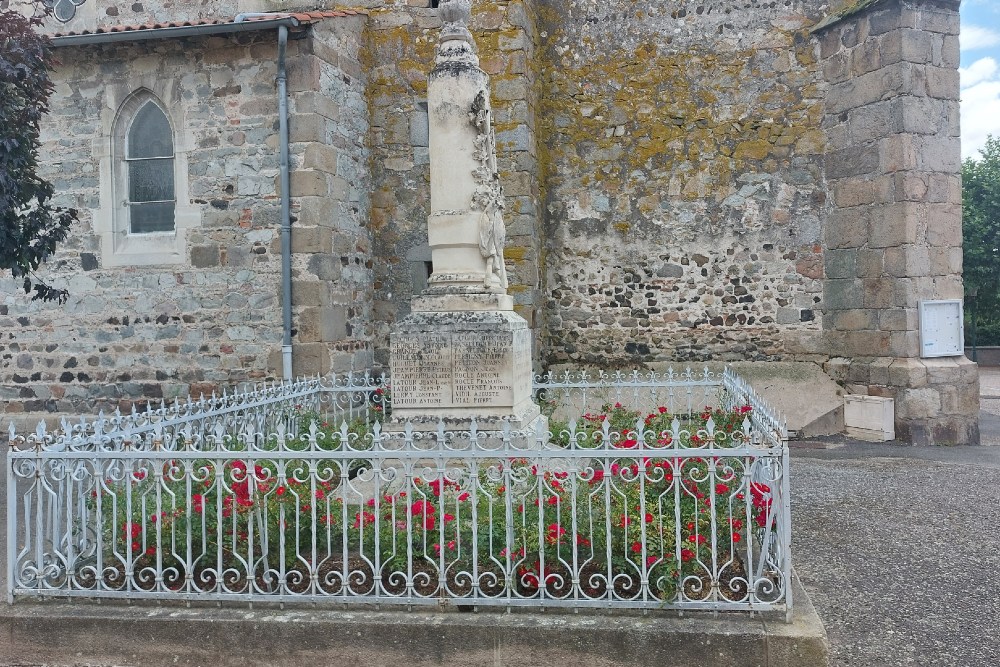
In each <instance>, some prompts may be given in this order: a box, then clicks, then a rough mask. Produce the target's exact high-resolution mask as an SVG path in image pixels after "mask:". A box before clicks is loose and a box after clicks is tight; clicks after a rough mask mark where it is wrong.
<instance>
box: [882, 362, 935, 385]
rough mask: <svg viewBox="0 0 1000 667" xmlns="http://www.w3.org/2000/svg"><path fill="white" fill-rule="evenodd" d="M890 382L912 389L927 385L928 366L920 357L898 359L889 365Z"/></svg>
mask: <svg viewBox="0 0 1000 667" xmlns="http://www.w3.org/2000/svg"><path fill="white" fill-rule="evenodd" d="M889 384H891V385H893V386H894V387H907V388H911V389H916V388H920V387H926V386H927V367H926V366H924V364H923V362H922V361H921V360H920V359H911V358H900V359H896V360H895V361H893V362H892V364H890V365H889Z"/></svg>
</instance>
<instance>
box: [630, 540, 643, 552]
mask: <svg viewBox="0 0 1000 667" xmlns="http://www.w3.org/2000/svg"><path fill="white" fill-rule="evenodd" d="M632 553H637V554H638V553H642V542H633V543H632Z"/></svg>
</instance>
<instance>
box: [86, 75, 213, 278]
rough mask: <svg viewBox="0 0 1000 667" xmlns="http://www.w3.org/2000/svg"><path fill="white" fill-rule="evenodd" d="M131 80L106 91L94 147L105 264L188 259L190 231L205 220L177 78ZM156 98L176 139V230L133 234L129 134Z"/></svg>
mask: <svg viewBox="0 0 1000 667" xmlns="http://www.w3.org/2000/svg"><path fill="white" fill-rule="evenodd" d="M145 78H146V79H147V80H141V81H128V82H125V83H122V84H117V85H111V86H109V87H108V88H107V90H106V100H105V101H106V104H105V108H104V109H103V112H104V113H102V120H101V126H102V127H101V130H102V132H101V137H100V139H99V145H98V146H97V147H96V148H97V150H96V151H95V152H97V153H98V156H99V159H100V165H101V178H100V183H101V185H100V188H101V192H100V195H101V196H100V209H99V210H98V211H97V212H96V215H95V216H94V231H95V233H96V234H97V236H98V237H99V239H100V245H101V260H102V262H101V263H102V265H103V266H149V265H165V264H186V263H188V256H187V233H188V230H190V229H191V228H192V227H197V226H199V225H200V224H201V210H200V208H199V207H197V206H192V205H191V201H190V196H189V194H188V153H189V152H190V151H191V150H192V148H193V147H192V146H191V144H190V137H189V133H185V132H184V131H183V128H184V127H185V116H186V114H185V105H183V103H182V101H181V96H180V94H179V90H178V87H177V85H176V82H172V81H169V80H163V79H162V78H159V79H158V78H155V77H145ZM147 102H153V103H154V104H156V105H157V106H158V107H159V109H160V110H161V111H162V112H163V113H164V115H165V116H166V117H167V122H168V123H169V124H170V128H171V133H172V135H173V137H172V138H173V143H174V200H175V204H174V229H173V231H170V232H151V233H140V234H132V233H130V231H129V210H128V206H127V205H126V203H125V202H126V199H127V186H128V180H127V163H126V160H125V155H126V144H127V133H128V129H129V127H130V126H131V123H132V120H133V119H134V117H135V115H136V113H137V112H138V111H139V110H140V109H141V108H142V107H143V106H144V105H145V104H146V103H147Z"/></svg>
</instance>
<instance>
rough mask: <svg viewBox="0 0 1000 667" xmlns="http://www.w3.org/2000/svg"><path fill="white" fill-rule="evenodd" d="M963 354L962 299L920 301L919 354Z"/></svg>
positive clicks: (926, 355)
mask: <svg viewBox="0 0 1000 667" xmlns="http://www.w3.org/2000/svg"><path fill="white" fill-rule="evenodd" d="M963 354H965V330H964V327H963V325H962V300H961V299H944V300H941V301H921V302H920V356H921V357H957V356H961V355H963Z"/></svg>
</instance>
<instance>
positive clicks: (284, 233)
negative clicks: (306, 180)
mask: <svg viewBox="0 0 1000 667" xmlns="http://www.w3.org/2000/svg"><path fill="white" fill-rule="evenodd" d="M261 16H272V14H269V13H267V12H247V13H243V14H238V15H237V16H236V18H235V19H234V21H233V22H234V23H242V22H243V21H245V20H246V19H248V18H257V17H261ZM287 45H288V26H286V25H279V26H278V77H277V84H278V142H279V144H280V149H279V153H278V168H279V170H280V172H281V306H282V308H281V322H282V334H281V373H282V377H283V378H284V379H285V380H288V381H291V380H292V217H291V201H290V193H289V187H290V183H289V180H290V179H289V174H288V81H287V73H286V69H285V50H286V47H287Z"/></svg>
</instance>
